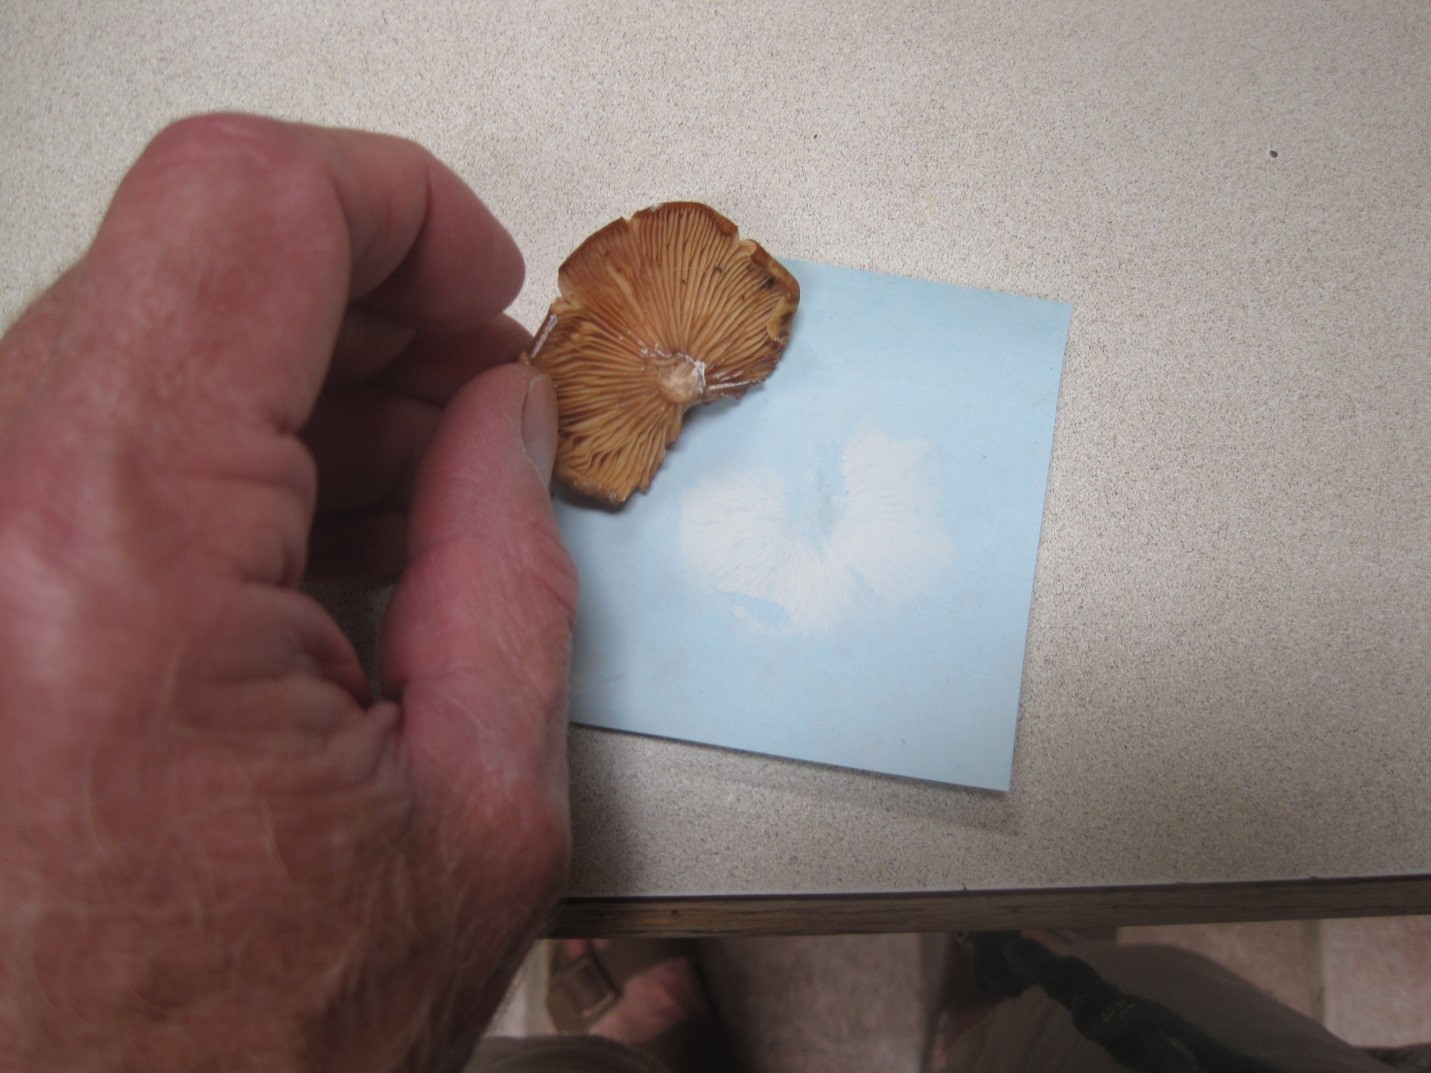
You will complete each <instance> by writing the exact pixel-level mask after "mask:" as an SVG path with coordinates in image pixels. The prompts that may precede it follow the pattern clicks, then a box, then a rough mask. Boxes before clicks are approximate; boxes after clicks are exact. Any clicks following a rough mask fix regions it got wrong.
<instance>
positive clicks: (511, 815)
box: [0, 116, 576, 1071]
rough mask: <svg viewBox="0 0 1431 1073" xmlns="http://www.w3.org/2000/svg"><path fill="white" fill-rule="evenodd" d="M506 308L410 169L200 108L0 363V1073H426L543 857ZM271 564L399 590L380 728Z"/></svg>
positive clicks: (501, 264)
mask: <svg viewBox="0 0 1431 1073" xmlns="http://www.w3.org/2000/svg"><path fill="white" fill-rule="evenodd" d="M521 276H522V266H521V258H520V255H519V254H518V252H517V249H516V247H515V246H514V244H513V243H512V241H511V239H510V238H509V237H508V235H507V234H506V232H505V231H503V230H502V228H501V227H500V225H498V224H497V223H496V221H495V220H494V219H493V218H492V217H491V215H490V214H489V213H488V212H487V210H486V209H485V208H484V207H483V206H482V205H481V204H480V203H479V202H478V201H477V199H476V198H475V197H474V196H473V195H472V193H471V192H470V191H469V190H468V189H467V188H466V187H465V186H464V185H463V184H462V183H461V181H460V180H458V179H457V178H456V177H455V176H454V175H453V174H452V173H451V172H449V171H448V170H447V169H445V168H444V167H442V166H441V165H440V164H438V163H437V162H436V161H435V160H433V159H432V158H431V157H430V156H429V155H428V154H427V153H425V152H424V151H423V150H421V149H419V148H418V147H416V146H414V145H412V144H410V143H407V142H402V141H399V140H397V139H392V138H385V137H380V136H376V135H370V134H360V133H354V132H340V131H331V130H321V129H316V128H306V127H296V126H290V125H286V124H280V123H277V122H273V121H268V120H260V119H255V118H247V117H232V116H231V117H204V118H200V119H195V120H188V121H184V122H182V123H180V124H177V125H176V126H174V127H171V128H170V129H168V130H167V131H165V132H164V133H162V134H161V135H160V136H159V137H158V138H157V139H156V140H155V141H154V142H153V143H152V144H151V145H150V146H149V148H148V149H147V150H146V151H145V153H144V154H143V156H142V157H141V158H140V160H139V161H138V162H137V163H136V165H135V166H134V168H133V170H132V171H131V172H130V173H129V174H128V175H127V176H126V178H125V179H124V181H123V183H122V184H121V185H120V187H119V190H118V192H117V193H116V195H115V198H114V201H113V203H112V204H111V206H110V208H109V211H108V213H107V215H106V217H105V219H104V222H103V224H102V225H101V227H100V229H99V232H98V235H97V236H96V238H95V241H94V244H93V245H92V246H91V248H90V249H89V251H88V252H87V253H86V255H85V256H84V258H83V259H82V260H81V261H80V262H79V263H78V264H77V265H76V266H75V267H74V268H72V269H71V270H70V271H69V272H68V273H66V274H65V275H64V276H63V277H62V278H61V280H60V281H59V282H58V283H57V284H56V285H55V286H54V287H53V288H51V289H50V290H49V291H48V292H46V293H45V294H44V295H43V296H41V297H40V299H39V300H38V301H37V302H36V303H35V305H34V306H33V307H32V308H31V309H30V310H29V311H28V312H27V313H26V314H25V315H24V316H23V317H22V318H21V319H20V321H18V322H17V323H16V325H15V326H14V327H13V329H12V330H11V331H10V333H9V334H8V335H7V336H6V338H5V340H4V342H3V344H0V346H2V347H3V349H0V1068H5V1069H11V1068H16V1069H26V1070H31V1071H44V1070H51V1069H80V1068H85V1069H90V1068H93V1069H100V1068H105V1069H121V1068H122V1069H129V1068H134V1069H145V1070H149V1071H161V1070H168V1069H180V1068H183V1069H196V1068H205V1069H248V1068H254V1069H264V1070H268V1071H273V1070H286V1069H299V1068H302V1069H317V1068H323V1069H330V1068H331V1069H344V1070H368V1069H372V1070H378V1069H383V1070H388V1069H397V1068H404V1069H429V1068H446V1067H447V1066H449V1065H452V1064H453V1063H457V1064H460V1062H461V1061H462V1059H463V1058H465V1055H466V1052H467V1050H468V1049H470V1045H471V1043H472V1042H473V1040H474V1038H475V1035H476V1033H477V1032H478V1031H479V1030H480V1028H481V1026H482V1024H483V1023H484V1022H485V1020H486V1019H487V1017H488V1016H490V1013H491V1011H492V1009H493V1008H494V1006H495V1003H496V1002H497V1000H498V999H499V998H500V996H501V993H502V990H503V988H504V986H505V984H506V982H507V980H508V978H509V976H510V974H511V972H512V971H513V969H514V968H515V965H516V963H517V961H518V959H519V958H520V956H521V953H522V951H523V949H524V947H525V946H526V944H527V943H528V942H529V941H530V939H531V938H532V936H533V935H534V934H535V933H536V930H537V929H538V928H539V927H540V925H541V923H542V922H543V920H544V915H545V913H546V912H547V911H548V910H549V909H550V906H551V904H552V902H553V900H554V898H555V897H556V894H557V892H558V890H559V887H560V884H561V882H562V880H563V878H564V875H565V867H566V859H567V853H568V841H569V833H568V824H567V802H566V768H565V763H566V761H565V747H564V734H565V677H566V668H567V659H568V649H569V634H570V625H571V620H572V615H573V609H574V605H575V598H576V580H575V574H574V571H573V568H572V565H571V562H570V560H569V558H568V557H567V555H566V552H565V551H564V549H563V547H562V544H561V541H560V538H559V536H558V534H557V531H556V528H555V524H554V521H553V518H552V513H551V505H550V500H549V498H548V495H547V482H548V479H549V477H550V472H551V465H552V457H553V453H554V451H555V436H556V432H555V405H556V403H555V396H554V394H553V393H552V391H551V386H550V383H549V382H548V381H546V380H545V379H544V378H541V379H536V380H534V379H533V376H532V374H531V372H530V371H529V370H527V369H525V368H523V367H521V366H517V365H511V364H503V363H504V362H505V361H506V360H507V359H510V358H511V357H513V356H515V355H516V353H517V352H518V351H520V349H521V348H522V347H523V346H524V345H525V343H526V341H527V336H526V333H525V332H524V331H523V330H522V329H521V328H520V327H519V326H517V325H516V324H515V322H513V321H511V320H509V319H506V318H505V317H503V316H501V310H502V309H503V308H504V307H505V306H506V305H507V303H508V302H509V301H510V300H511V299H512V298H513V297H514V296H515V295H516V293H517V291H518V289H519V288H520V284H521ZM484 370H485V371H484ZM479 373H480V375H477V374H479ZM474 376H475V377H476V378H475V380H473V379H472V378H473V377H474ZM469 381H471V382H469ZM419 463H420V464H419ZM315 512H316V514H315ZM310 526H311V531H310ZM310 536H311V543H310ZM310 566H311V567H312V568H314V569H324V570H339V571H347V570H355V569H356V570H360V571H368V572H385V571H392V570H396V569H401V570H402V574H401V578H400V580H399V583H398V585H397V588H396V591H395V593H394V596H393V599H392V602H391V605H390V608H389V611H388V616H387V619H386V621H385V624H384V632H383V639H382V646H381V649H382V650H381V656H380V661H381V673H382V677H383V680H384V696H385V698H387V699H384V700H382V701H379V702H376V703H374V702H373V700H372V698H371V697H370V696H369V694H368V690H367V687H366V684H365V681H364V675H363V673H362V670H361V668H360V667H359V664H358V661H357V659H356V657H355V655H354V652H353V649H352V647H351V646H350V644H349V643H348V641H347V640H346V639H345V638H344V637H343V635H342V633H341V632H340V630H339V629H338V627H337V625H336V624H335V623H334V622H333V621H332V619H331V618H330V617H329V616H328V615H327V614H326V613H325V612H324V611H323V610H322V609H321V607H320V606H319V605H318V604H316V603H315V602H313V601H312V600H311V599H309V598H308V597H306V596H305V595H303V594H302V593H300V592H299V591H298V590H297V588H296V585H297V583H298V581H299V580H300V578H302V577H303V576H304V574H305V570H306V569H307V568H308V567H310Z"/></svg>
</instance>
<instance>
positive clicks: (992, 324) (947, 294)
mask: <svg viewBox="0 0 1431 1073" xmlns="http://www.w3.org/2000/svg"><path fill="white" fill-rule="evenodd" d="M785 264H786V266H787V267H788V268H789V269H790V270H791V271H792V272H793V273H794V274H795V276H796V278H797V279H798V280H799V281H800V288H801V301H800V308H799V312H798V313H797V314H796V319H795V323H794V328H793V330H792V333H791V338H790V345H789V347H788V348H787V349H786V352H785V356H784V357H783V358H782V359H781V362H780V365H779V367H778V368H777V369H776V370H775V372H774V374H773V375H772V376H771V377H770V379H769V380H768V381H767V382H766V384H765V385H764V386H763V387H759V388H756V389H754V390H752V391H751V392H749V393H748V394H747V395H746V396H745V397H744V398H743V399H741V400H739V401H727V402H722V403H718V404H716V405H714V406H710V407H704V408H700V409H697V410H693V411H691V413H690V414H689V415H688V416H687V420H686V428H685V430H684V431H683V432H682V434H681V437H680V439H679V440H677V441H676V443H675V445H674V446H673V447H672V448H671V451H670V453H669V455H668V456H667V458H666V461H665V464H664V465H663V466H662V467H661V470H660V471H659V472H658V473H657V475H656V478H655V481H654V482H653V484H652V486H651V490H650V491H649V492H648V493H646V494H644V495H642V494H637V495H635V496H633V497H632V498H631V500H630V501H628V503H627V504H626V505H625V506H624V507H623V508H622V509H620V510H618V511H608V510H604V509H601V508H599V507H595V506H591V505H588V504H583V503H577V502H575V501H573V500H568V499H565V498H563V499H561V500H560V501H559V503H558V517H559V520H560V524H561V528H562V532H563V534H564V535H565V537H566V540H567V544H568V546H569V547H570V549H571V552H572V555H573V556H574V557H575V559H576V562H577V565H578V567H579V568H580V571H581V585H582V594H581V608H580V612H579V614H578V620H577V627H576V640H575V652H574V663H573V671H572V719H573V721H575V722H578V723H584V724H587V725H590V726H598V727H608V728H611V729H613V730H622V731H634V732H637V733H642V734H653V735H657V736H660V737H667V738H679V739H684V740H688V741H694V742H702V743H706V744H710V745H718V746H724V747H727V748H732V749H742V750H748V751H752V752H758V753H768V754H773V755H776V756H783V757H790V758H794V759H798V760H807V761H814V762H817V763H822V764H835V765H839V766H842V767H849V768H859V769H863V770H866V771H874V772H882V773H886V774H890V775H901V776H907V777H910V778H916V779H930V780H935V781H938V782H948V783H959V784H963V785H969V786H980V787H987V788H989V789H997V790H1006V789H1008V786H1009V774H1010V769H1011V767H1012V763H1013V749H1014V731H1015V725H1016V722H1017V718H1018V707H1019V685H1020V679H1021V676H1022V671H1023V659H1024V639H1025V635H1026V632H1027V628H1028V615H1029V602H1030V599H1031V596H1032V592H1033V578H1034V561H1035V558H1036V554H1037V550H1038V536H1039V522H1040V519H1041V517H1042V514H1043V501H1044V492H1045V488H1046V485H1047V481H1048V463H1049V455H1050V451H1051V447H1052V442H1053V421H1054V411H1055V407H1056V405H1057V401H1058V385H1059V375H1060V372H1061V370H1062V366H1063V353H1064V346H1065V343H1066V341H1067V337H1068V326H1069V321H1070V317H1071V313H1072V310H1071V307H1069V306H1068V305H1065V304H1063V303H1059V302H1049V301H1042V300H1039V299H1033V298H1024V297H1019V296H1016V295H1008V294H998V293H994V292H990V291H979V290H971V289H968V288H963V287H952V286H947V285H944V284H937V283H927V282H920V281H916V280H908V279H899V278H895V277H892V276H884V275H877V274H873V273H869V272H858V271H854V270H851V269H845V268H834V267H831V266H828V265H819V264H810V263H806V262H801V261H786V262H785Z"/></svg>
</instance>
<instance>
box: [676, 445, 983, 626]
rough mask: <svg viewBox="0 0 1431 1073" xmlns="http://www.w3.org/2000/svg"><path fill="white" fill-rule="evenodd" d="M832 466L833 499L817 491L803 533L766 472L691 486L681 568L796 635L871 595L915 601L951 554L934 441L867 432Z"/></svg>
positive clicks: (787, 491)
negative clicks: (839, 484)
mask: <svg viewBox="0 0 1431 1073" xmlns="http://www.w3.org/2000/svg"><path fill="white" fill-rule="evenodd" d="M840 470H841V474H842V476H843V481H844V489H843V493H844V494H843V501H842V502H839V503H834V504H832V502H831V500H830V497H828V496H817V497H816V498H817V499H818V500H819V501H820V509H819V510H817V512H816V513H817V515H818V516H817V518H816V519H815V521H816V524H815V526H814V530H815V531H814V532H813V533H812V532H811V527H810V526H809V525H808V524H803V525H802V524H801V523H804V522H808V521H809V519H806V518H803V517H799V516H797V514H796V513H795V512H794V511H793V510H792V507H791V500H792V489H791V487H790V486H789V484H788V483H787V481H786V480H785V479H782V478H781V477H779V476H778V475H776V474H775V473H773V472H770V471H768V470H744V471H730V472H726V473H721V474H718V475H716V476H714V477H712V478H710V479H709V480H707V481H705V482H703V483H701V484H699V485H697V486H695V487H694V488H691V489H689V490H688V491H687V492H686V493H685V494H684V496H682V498H681V551H682V556H683V558H684V560H685V563H686V567H687V569H688V570H689V571H690V572H691V574H692V575H693V576H694V578H695V579H696V580H697V582H698V583H700V584H702V585H705V586H707V587H709V588H712V589H715V590H716V591H718V592H723V593H727V594H729V595H731V596H735V597H744V598H746V599H750V600H756V601H763V602H768V603H770V604H773V605H775V607H778V608H779V609H780V611H782V612H783V613H784V616H785V618H786V619H787V620H788V621H787V628H788V629H789V630H792V631H796V632H799V633H809V634H819V633H830V632H833V631H834V630H836V629H838V628H839V627H840V626H841V624H842V623H843V622H845V621H846V620H847V619H848V618H849V617H850V616H851V615H852V614H853V613H854V612H856V611H857V610H858V609H860V608H861V607H862V606H867V605H868V603H870V602H873V603H874V604H875V605H877V606H881V607H883V608H885V609H887V608H888V607H889V606H890V605H893V604H897V603H899V602H903V601H905V600H909V599H911V598H913V597H915V596H918V595H919V594H920V593H921V592H924V591H925V590H926V589H927V588H928V586H929V585H930V584H931V583H932V582H933V581H934V580H935V578H936V576H937V575H938V574H939V573H940V572H941V571H942V570H944V569H945V568H946V567H947V566H948V565H949V564H950V563H951V562H952V561H953V558H954V546H953V542H952V541H951V540H950V538H949V534H948V532H947V531H946V528H945V526H944V523H943V521H942V520H941V518H940V512H939V505H940V504H941V503H942V502H943V498H944V493H943V489H942V488H941V484H940V473H939V463H938V457H937V455H936V453H935V447H934V444H933V443H932V442H931V441H928V440H895V439H891V438H890V437H889V436H887V435H885V434H884V433H883V432H881V431H879V430H877V429H866V430H863V431H860V432H857V433H855V434H854V435H853V436H851V437H850V439H849V440H848V441H846V443H845V445H844V448H843V450H842V451H841V455H840ZM811 479H812V480H814V478H813V477H812V478H811ZM732 610H733V613H735V614H737V615H738V616H739V617H742V618H744V619H746V620H747V621H751V622H758V621H759V619H758V618H757V617H756V616H752V615H750V613H749V612H748V611H745V610H744V609H743V608H740V607H738V606H737V607H733V608H732Z"/></svg>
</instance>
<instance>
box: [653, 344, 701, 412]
mask: <svg viewBox="0 0 1431 1073" xmlns="http://www.w3.org/2000/svg"><path fill="white" fill-rule="evenodd" d="M651 368H652V369H653V370H654V371H655V373H656V385H657V386H658V387H659V388H660V389H661V394H662V395H664V396H666V398H668V399H670V400H671V401H672V402H674V403H675V404H676V405H677V406H681V407H690V406H694V405H695V404H696V403H698V402H700V401H701V400H702V399H703V398H705V394H706V363H705V362H703V361H701V360H700V359H698V358H693V357H691V356H690V355H689V354H681V353H679V352H678V353H675V354H658V355H657V356H655V357H653V358H652V359H651Z"/></svg>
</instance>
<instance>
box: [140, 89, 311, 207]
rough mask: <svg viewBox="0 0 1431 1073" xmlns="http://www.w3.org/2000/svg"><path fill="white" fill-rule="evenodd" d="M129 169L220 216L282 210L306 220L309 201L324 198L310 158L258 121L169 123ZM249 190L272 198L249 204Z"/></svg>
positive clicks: (289, 135)
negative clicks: (217, 209)
mask: <svg viewBox="0 0 1431 1073" xmlns="http://www.w3.org/2000/svg"><path fill="white" fill-rule="evenodd" d="M135 171H136V173H138V174H139V175H140V176H142V177H144V178H146V179H149V180H151V181H157V182H158V183H159V184H161V185H163V186H177V187H179V188H180V189H181V190H184V191H186V192H190V193H191V194H192V196H194V197H197V198H200V199H202V200H204V201H209V202H220V203H223V205H224V208H225V210H226V211H229V210H240V211H241V210H243V209H244V208H245V206H257V205H266V206H268V207H269V208H270V209H271V208H273V207H282V206H285V205H287V206H289V207H290V208H291V209H292V210H293V211H295V212H297V213H299V214H302V215H306V214H310V213H312V212H313V211H314V210H315V209H316V208H318V206H317V204H315V201H316V200H317V199H327V200H329V201H331V199H332V193H331V187H330V186H329V184H328V182H327V179H326V176H325V172H324V169H323V166H322V162H321V161H320V160H319V159H318V158H317V156H316V154H314V153H313V152H312V151H311V150H309V149H308V148H307V147H306V146H305V144H304V142H303V141H302V140H301V139H299V138H296V137H294V136H293V131H292V128H290V127H289V126H287V125H286V124H284V123H281V122H279V121H277V120H274V119H268V118H265V117H262V116H253V115H242V114H235V113H217V114H210V115H198V116H189V117H187V118H184V119H180V120H177V121H176V122H174V123H171V124H170V125H169V126H168V127H166V128H164V130H162V131H161V132H160V133H159V134H158V135H157V136H156V137H155V138H154V140H153V141H151V142H150V143H149V145H148V147H147V148H146V149H145V151H144V154H143V155H142V157H141V158H140V161H139V163H138V164H137V165H136V168H135ZM256 190H264V191H267V192H270V193H271V194H273V197H266V198H262V199H255V198H254V197H253V194H254V192H255V191H256ZM229 202H232V203H233V204H231V205H230V204H228V203H229Z"/></svg>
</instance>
